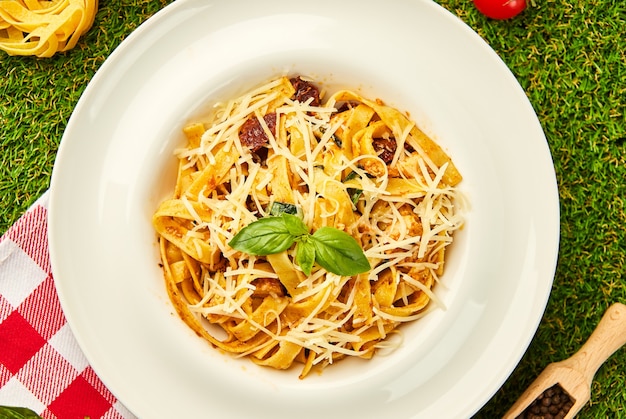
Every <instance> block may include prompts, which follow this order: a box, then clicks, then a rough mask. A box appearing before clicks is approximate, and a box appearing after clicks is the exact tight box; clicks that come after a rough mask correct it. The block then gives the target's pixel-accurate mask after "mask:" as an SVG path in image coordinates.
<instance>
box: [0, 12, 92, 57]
mask: <svg viewBox="0 0 626 419" xmlns="http://www.w3.org/2000/svg"><path fill="white" fill-rule="evenodd" d="M97 9H98V1H97V0H52V1H43V0H11V1H0V49H2V50H4V51H6V52H7V53H8V54H10V55H35V56H37V57H52V56H53V55H54V54H55V53H57V52H59V51H67V50H70V49H72V48H74V47H75V46H76V43H77V42H78V39H79V38H80V37H81V35H83V34H84V33H85V32H87V31H88V30H89V28H90V27H91V25H92V24H93V21H94V17H95V14H96V10H97Z"/></svg>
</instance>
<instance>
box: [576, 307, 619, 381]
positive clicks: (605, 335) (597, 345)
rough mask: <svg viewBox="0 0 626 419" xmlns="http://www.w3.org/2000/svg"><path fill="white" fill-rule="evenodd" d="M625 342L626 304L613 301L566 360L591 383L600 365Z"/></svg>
mask: <svg viewBox="0 0 626 419" xmlns="http://www.w3.org/2000/svg"><path fill="white" fill-rule="evenodd" d="M624 344H626V305H624V304H621V303H614V304H613V305H611V306H610V307H609V308H608V309H607V311H606V312H605V313H604V315H603V316H602V319H601V320H600V323H598V326H597V327H596V329H595V330H594V331H593V333H592V334H591V336H589V339H587V342H585V344H584V345H583V346H582V347H581V348H580V349H579V350H578V352H576V353H575V354H574V355H572V357H570V358H569V359H568V360H567V361H566V362H567V363H568V364H570V363H571V367H572V368H574V369H576V370H578V371H579V372H580V373H581V374H583V375H584V376H585V377H586V378H587V380H588V382H589V385H591V382H592V381H593V377H594V375H595V374H596V371H598V368H600V365H602V363H604V361H606V360H607V358H608V357H610V356H611V355H613V353H614V352H615V351H617V350H618V349H619V348H621V347H622V346H623V345H624Z"/></svg>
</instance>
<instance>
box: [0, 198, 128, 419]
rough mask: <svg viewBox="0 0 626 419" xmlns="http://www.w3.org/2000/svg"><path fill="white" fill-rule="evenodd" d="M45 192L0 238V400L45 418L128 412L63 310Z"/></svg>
mask: <svg viewBox="0 0 626 419" xmlns="http://www.w3.org/2000/svg"><path fill="white" fill-rule="evenodd" d="M47 205H48V193H45V194H44V195H43V196H42V197H41V198H40V199H39V200H38V201H37V202H36V203H35V204H34V205H33V206H32V207H31V208H30V209H29V210H28V211H27V212H26V213H25V214H24V215H23V216H22V217H21V218H20V219H19V220H18V221H17V222H16V223H15V224H14V225H13V226H12V227H11V228H10V229H9V230H8V231H7V232H6V233H5V234H4V235H3V236H2V238H0V406H20V407H27V408H30V409H32V410H33V411H35V412H36V413H38V414H39V415H40V416H41V417H43V418H45V419H52V418H58V419H73V418H77V419H78V418H80V419H83V418H84V417H85V416H89V417H90V418H92V419H94V418H133V417H134V416H133V415H132V414H131V413H130V412H129V411H128V410H127V409H126V408H125V407H124V406H123V405H122V404H121V403H120V402H119V401H118V400H117V399H116V398H115V397H114V396H113V394H111V392H110V391H109V390H108V389H107V388H106V387H105V386H104V385H103V384H102V382H101V381H100V379H99V378H98V377H97V376H96V374H95V373H94V371H93V369H92V368H91V367H90V366H89V363H88V362H87V360H86V358H85V356H84V355H83V353H82V352H81V350H80V348H79V346H78V344H77V343H76V340H75V339H74V336H73V335H72V332H71V330H70V328H69V326H68V324H67V322H66V320H65V316H64V315H63V312H62V311H61V306H60V304H59V299H58V296H57V293H56V289H55V287H54V282H53V279H52V271H51V268H50V258H49V255H48V233H47V215H48V210H47Z"/></svg>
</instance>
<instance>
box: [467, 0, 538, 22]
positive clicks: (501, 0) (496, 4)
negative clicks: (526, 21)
mask: <svg viewBox="0 0 626 419" xmlns="http://www.w3.org/2000/svg"><path fill="white" fill-rule="evenodd" d="M474 6H476V8H477V9H478V10H479V11H480V12H481V13H482V14H484V15H485V16H487V17H490V18H492V19H510V18H512V17H515V16H517V15H519V14H520V13H522V10H524V9H525V8H526V0H474Z"/></svg>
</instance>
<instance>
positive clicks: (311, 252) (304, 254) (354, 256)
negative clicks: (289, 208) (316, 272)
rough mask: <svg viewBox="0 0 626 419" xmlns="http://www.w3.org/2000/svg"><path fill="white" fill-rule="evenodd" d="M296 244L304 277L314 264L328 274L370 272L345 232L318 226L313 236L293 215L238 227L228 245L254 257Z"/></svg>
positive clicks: (298, 259) (268, 218)
mask: <svg viewBox="0 0 626 419" xmlns="http://www.w3.org/2000/svg"><path fill="white" fill-rule="evenodd" d="M294 243H295V244H296V258H295V259H296V263H297V264H298V265H299V266H300V268H301V269H302V271H303V272H304V273H305V274H306V275H310V274H311V270H312V269H313V264H314V263H315V262H317V263H318V264H319V265H320V266H321V267H322V268H324V269H326V270H327V271H328V272H332V273H334V274H337V275H341V276H353V275H357V274H360V273H363V272H367V271H369V270H370V269H371V267H370V264H369V261H368V260H367V257H365V254H364V253H363V249H361V246H360V245H359V243H358V242H357V241H356V240H355V239H354V237H352V236H351V235H349V234H348V233H346V232H344V231H341V230H339V229H336V228H333V227H322V228H320V229H318V230H317V231H315V232H314V233H313V234H310V233H309V230H308V228H307V226H306V225H305V224H304V222H303V221H302V220H301V219H300V218H299V217H297V216H295V215H291V214H287V213H283V214H281V215H280V216H277V217H265V218H261V219H259V220H257V221H255V222H253V223H250V224H248V225H247V226H246V227H244V228H242V229H241V231H239V233H237V234H236V235H235V237H233V238H232V240H231V241H230V242H229V243H228V244H229V246H230V247H232V248H233V249H236V250H239V251H241V252H244V253H248V254H251V255H257V256H266V255H271V254H275V253H280V252H284V251H285V250H287V249H289V248H290V247H291V246H292V245H293V244H294Z"/></svg>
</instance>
